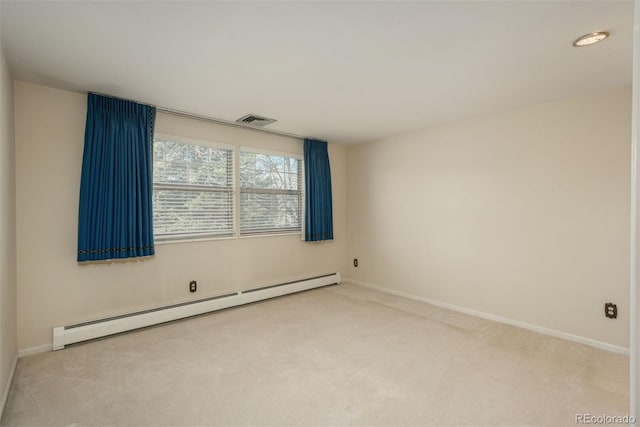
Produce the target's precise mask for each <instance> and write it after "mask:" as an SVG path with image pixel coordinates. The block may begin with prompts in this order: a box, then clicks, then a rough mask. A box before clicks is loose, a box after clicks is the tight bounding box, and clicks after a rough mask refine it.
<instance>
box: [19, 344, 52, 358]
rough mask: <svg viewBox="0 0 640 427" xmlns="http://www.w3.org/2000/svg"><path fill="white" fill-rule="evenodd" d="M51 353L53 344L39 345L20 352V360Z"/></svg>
mask: <svg viewBox="0 0 640 427" xmlns="http://www.w3.org/2000/svg"><path fill="white" fill-rule="evenodd" d="M48 351H51V343H47V344H42V345H37V346H35V347H29V348H23V349H22V350H18V358H20V357H25V356H31V355H34V354H40V353H46V352H48Z"/></svg>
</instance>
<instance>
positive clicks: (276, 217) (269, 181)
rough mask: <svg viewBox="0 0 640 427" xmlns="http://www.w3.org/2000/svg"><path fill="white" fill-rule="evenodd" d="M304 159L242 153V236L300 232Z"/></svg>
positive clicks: (290, 156) (254, 152) (246, 151)
mask: <svg viewBox="0 0 640 427" xmlns="http://www.w3.org/2000/svg"><path fill="white" fill-rule="evenodd" d="M301 222H302V159H301V158H297V157H294V156H292V155H282V154H271V153H261V152H256V151H253V150H251V149H243V150H242V151H240V234H241V235H251V234H267V233H289V232H300V230H301Z"/></svg>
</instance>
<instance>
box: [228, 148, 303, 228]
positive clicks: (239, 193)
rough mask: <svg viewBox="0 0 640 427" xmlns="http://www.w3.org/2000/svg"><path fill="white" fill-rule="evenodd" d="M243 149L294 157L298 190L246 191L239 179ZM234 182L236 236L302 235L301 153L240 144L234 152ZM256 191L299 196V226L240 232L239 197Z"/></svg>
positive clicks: (255, 152)
mask: <svg viewBox="0 0 640 427" xmlns="http://www.w3.org/2000/svg"><path fill="white" fill-rule="evenodd" d="M243 151H245V152H249V153H254V154H263V155H267V156H278V157H287V158H291V159H296V160H297V161H298V190H273V189H266V188H265V189H255V190H253V191H247V189H245V190H244V191H243V189H242V182H241V180H240V175H241V170H240V169H241V162H240V154H241V153H242V152H243ZM236 164H237V167H236V169H237V170H236V182H237V183H238V184H237V186H236V191H237V197H236V204H237V219H238V221H237V222H238V228H237V236H238V237H239V238H240V239H247V238H252V237H268V236H287V235H296V234H299V235H301V236H304V215H305V185H304V184H305V183H304V155H303V154H302V153H291V152H284V151H277V150H266V149H264V148H258V147H253V146H249V145H241V146H239V147H238V151H237V154H236ZM243 192H245V193H247V192H249V193H254V194H255V193H258V194H298V195H299V196H298V197H299V201H298V203H299V206H300V208H299V212H300V214H299V215H300V228H299V229H298V228H296V229H290V228H287V229H285V228H275V229H270V230H257V231H250V232H246V231H245V232H242V218H241V215H242V213H241V197H242V193H243Z"/></svg>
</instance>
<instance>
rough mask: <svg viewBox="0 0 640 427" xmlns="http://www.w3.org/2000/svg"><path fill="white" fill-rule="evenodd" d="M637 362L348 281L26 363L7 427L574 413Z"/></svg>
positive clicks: (566, 419) (602, 399)
mask: <svg viewBox="0 0 640 427" xmlns="http://www.w3.org/2000/svg"><path fill="white" fill-rule="evenodd" d="M627 364H628V360H627V358H626V357H624V356H621V355H616V354H612V353H607V352H605V351H601V350H597V349H593V348H590V347H587V346H583V345H580V344H575V343H572V342H567V341H563V340H559V339H555V338H550V337H547V336H543V335H539V334H536V333H532V332H528V331H525V330H522V329H518V328H514V327H510V326H505V325H502V324H498V323H494V322H490V321H487V320H482V319H478V318H474V317H470V316H466V315H463V314H459V313H455V312H451V311H448V310H444V309H441V308H437V307H433V306H430V305H428V304H424V303H420V302H415V301H410V300H406V299H403V298H399V297H394V296H391V295H387V294H383V293H380V292H376V291H372V290H368V289H365V288H362V287H359V286H356V285H351V284H343V285H340V286H333V287H329V288H323V289H319V290H314V291H309V292H305V293H301V294H296V295H292V296H287V297H282V298H278V299H274V300H270V301H267V302H261V303H257V304H253V305H249V306H245V307H240V308H234V309H230V310H226V311H223V312H219V313H214V314H210V315H206V316H202V317H198V318H194V319H189V320H185V321H181V322H175V323H172V324H168V325H165V326H161V327H156V328H150V329H146V330H142V331H138V332H134V333H129V334H125V335H120V336H117V337H113V338H109V339H105V340H101V341H95V342H92V343H88V344H83V345H78V346H75V347H71V348H68V349H65V350H62V351H58V352H55V353H46V354H40V355H36V356H31V357H26V358H23V359H20V361H19V362H18V367H17V371H16V377H15V381H14V384H13V388H12V391H11V393H10V396H9V400H8V404H7V407H6V410H5V413H4V417H3V419H2V424H3V425H23V426H26V425H28V426H31V425H70V424H78V425H332V426H333V425H447V424H472V425H479V424H484V425H498V424H499V425H522V424H536V425H558V424H562V425H574V421H575V414H576V413H583V412H585V413H591V414H594V415H599V414H604V413H606V414H609V415H614V414H626V413H627V411H628V402H627V399H628V397H627V387H628V385H627V381H628V380H627V378H628V367H627Z"/></svg>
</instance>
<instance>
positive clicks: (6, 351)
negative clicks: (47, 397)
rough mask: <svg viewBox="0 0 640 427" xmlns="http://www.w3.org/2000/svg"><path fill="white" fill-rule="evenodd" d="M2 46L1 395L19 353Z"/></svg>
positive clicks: (9, 96)
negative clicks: (17, 346) (17, 345)
mask: <svg viewBox="0 0 640 427" xmlns="http://www.w3.org/2000/svg"><path fill="white" fill-rule="evenodd" d="M1 46H2V45H1V43H0V396H2V393H4V392H6V390H8V386H9V383H8V382H9V380H10V375H11V372H12V370H13V367H14V363H15V360H16V354H17V349H16V193H15V167H14V165H15V162H14V157H15V151H14V149H15V145H14V138H13V136H14V133H13V82H12V80H11V74H10V72H9V66H8V65H7V62H6V60H5V56H4V51H3V50H2V48H1ZM5 397H6V396H5ZM2 403H3V402H0V405H2ZM1 412H2V408H1V407H0V414H1Z"/></svg>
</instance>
